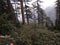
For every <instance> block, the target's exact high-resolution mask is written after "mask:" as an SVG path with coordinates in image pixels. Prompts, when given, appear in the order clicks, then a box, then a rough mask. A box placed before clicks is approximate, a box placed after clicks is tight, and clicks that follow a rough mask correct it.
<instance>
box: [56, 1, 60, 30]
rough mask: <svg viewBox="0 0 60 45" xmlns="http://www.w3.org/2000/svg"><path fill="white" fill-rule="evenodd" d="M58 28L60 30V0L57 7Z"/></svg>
mask: <svg viewBox="0 0 60 45" xmlns="http://www.w3.org/2000/svg"><path fill="white" fill-rule="evenodd" d="M56 29H58V30H60V0H57V7H56Z"/></svg>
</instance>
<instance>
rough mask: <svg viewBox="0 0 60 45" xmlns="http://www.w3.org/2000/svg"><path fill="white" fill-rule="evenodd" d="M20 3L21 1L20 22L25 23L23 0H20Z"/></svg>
mask: <svg viewBox="0 0 60 45" xmlns="http://www.w3.org/2000/svg"><path fill="white" fill-rule="evenodd" d="M20 3H21V13H22V24H25V18H24V10H23V9H24V8H23V0H21V1H20Z"/></svg>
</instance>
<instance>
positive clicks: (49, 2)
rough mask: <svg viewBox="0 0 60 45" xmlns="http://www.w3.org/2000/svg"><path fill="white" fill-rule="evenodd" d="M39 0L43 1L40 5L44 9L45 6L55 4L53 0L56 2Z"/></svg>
mask: <svg viewBox="0 0 60 45" xmlns="http://www.w3.org/2000/svg"><path fill="white" fill-rule="evenodd" d="M34 1H36V0H32V2H31V3H33V2H34ZM41 1H43V2H42V3H41V6H42V8H44V9H45V8H46V7H49V6H53V5H55V2H56V0H41Z"/></svg>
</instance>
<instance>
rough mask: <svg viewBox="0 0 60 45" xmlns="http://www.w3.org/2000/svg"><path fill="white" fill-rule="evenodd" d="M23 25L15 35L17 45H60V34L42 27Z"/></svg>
mask: <svg viewBox="0 0 60 45" xmlns="http://www.w3.org/2000/svg"><path fill="white" fill-rule="evenodd" d="M34 28H35V27H34V25H33V24H30V25H23V26H22V27H21V28H20V30H18V31H17V32H15V33H14V35H13V36H14V38H15V43H16V45H17V44H18V45H60V43H59V42H60V33H55V32H52V31H50V30H47V28H46V27H43V26H41V25H39V26H36V28H35V29H34Z"/></svg>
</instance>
